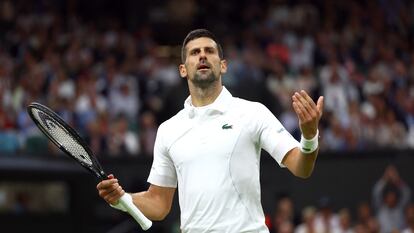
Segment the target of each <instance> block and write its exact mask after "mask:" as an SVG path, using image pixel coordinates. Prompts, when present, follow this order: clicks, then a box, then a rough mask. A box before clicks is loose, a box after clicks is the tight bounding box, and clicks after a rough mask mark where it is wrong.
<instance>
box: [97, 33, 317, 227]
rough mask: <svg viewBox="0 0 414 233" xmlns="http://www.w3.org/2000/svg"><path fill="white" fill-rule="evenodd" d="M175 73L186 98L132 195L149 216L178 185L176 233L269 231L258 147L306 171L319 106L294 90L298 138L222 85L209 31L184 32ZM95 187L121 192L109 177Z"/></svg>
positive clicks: (163, 208)
mask: <svg viewBox="0 0 414 233" xmlns="http://www.w3.org/2000/svg"><path fill="white" fill-rule="evenodd" d="M181 56H182V64H181V65H180V66H179V72H180V76H181V77H182V78H186V79H187V82H188V87H189V91H190V96H189V97H188V98H187V100H186V101H185V103H184V109H183V110H181V111H180V112H178V113H177V114H176V115H175V116H174V117H172V118H171V119H169V120H167V121H166V122H164V123H163V124H161V125H160V127H159V129H158V133H157V138H156V142H155V147H154V161H153V165H152V169H151V172H150V175H149V178H148V182H149V183H150V184H151V185H150V187H149V188H148V190H147V191H144V192H139V193H134V194H130V195H131V197H132V199H133V202H134V204H135V205H136V206H137V207H138V208H139V209H140V210H141V211H142V212H143V213H144V215H145V216H146V217H148V218H149V219H152V220H162V219H164V218H165V216H166V215H167V214H168V213H169V211H170V208H171V204H172V200H173V197H174V193H175V190H176V188H177V186H178V191H179V203H180V209H181V230H182V232H186V233H192V232H197V233H201V232H269V230H268V229H267V227H266V225H265V221H264V214H263V210H262V207H261V201H260V180H259V177H260V176H259V167H260V151H261V149H262V148H263V149H265V150H266V151H267V152H269V154H270V155H271V156H272V157H273V158H274V159H275V160H276V161H277V163H278V164H279V165H280V166H282V167H287V168H288V169H289V170H290V171H291V172H292V173H293V174H294V175H295V176H298V177H302V178H307V177H309V176H310V175H311V173H312V171H313V167H314V163H315V160H316V157H317V153H318V123H319V120H320V118H321V116H322V109H323V97H320V98H319V99H318V102H317V104H315V103H314V102H313V100H312V99H311V98H310V97H309V96H308V94H307V93H306V92H305V91H301V92H296V93H295V94H294V95H293V96H292V101H293V102H292V106H293V108H294V110H295V112H296V114H297V116H298V119H299V124H300V128H301V131H302V139H301V142H300V143H299V142H298V141H296V140H295V139H294V138H293V137H292V136H291V135H290V133H289V132H287V131H286V130H285V128H284V127H283V126H282V125H281V123H280V122H279V121H278V120H277V119H276V117H275V116H273V114H272V113H271V112H270V111H269V110H268V109H267V108H266V107H265V106H264V105H262V104H260V103H256V102H250V101H246V100H243V99H239V98H235V97H233V96H232V95H231V94H230V93H229V92H228V91H227V89H226V88H225V87H223V86H222V74H224V73H226V70H227V63H226V60H224V58H223V51H222V48H221V46H220V44H219V43H218V42H217V39H216V38H215V36H214V35H213V34H212V33H211V32H209V31H207V30H205V29H197V30H194V31H192V32H190V33H189V34H188V35H187V37H186V38H185V40H184V43H183V47H182V54H181ZM108 178H109V179H108V180H105V181H102V182H100V183H99V184H98V185H97V189H98V190H99V195H100V196H101V197H102V198H103V199H105V201H106V202H108V203H109V204H112V205H113V204H116V203H117V201H118V199H119V198H120V197H121V196H122V195H123V194H124V193H125V192H124V190H123V189H122V187H121V186H120V185H119V183H118V180H117V179H116V178H114V176H113V175H110V176H109V177H108Z"/></svg>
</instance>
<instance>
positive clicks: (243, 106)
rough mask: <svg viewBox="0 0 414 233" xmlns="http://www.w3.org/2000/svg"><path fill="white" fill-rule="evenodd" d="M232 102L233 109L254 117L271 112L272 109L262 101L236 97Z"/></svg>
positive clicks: (231, 108)
mask: <svg viewBox="0 0 414 233" xmlns="http://www.w3.org/2000/svg"><path fill="white" fill-rule="evenodd" d="M232 103H233V104H232V105H231V107H230V110H231V111H236V112H241V113H243V114H247V115H250V116H252V117H260V116H263V114H268V113H270V110H269V109H268V108H267V107H266V106H265V105H264V104H262V103H260V102H255V101H250V100H246V99H242V98H237V97H234V98H233V101H232Z"/></svg>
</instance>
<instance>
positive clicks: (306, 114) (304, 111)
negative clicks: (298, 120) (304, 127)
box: [292, 93, 311, 121]
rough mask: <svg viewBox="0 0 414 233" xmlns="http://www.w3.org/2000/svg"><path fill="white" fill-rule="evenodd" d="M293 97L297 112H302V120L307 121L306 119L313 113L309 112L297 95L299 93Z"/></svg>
mask: <svg viewBox="0 0 414 233" xmlns="http://www.w3.org/2000/svg"><path fill="white" fill-rule="evenodd" d="M292 99H293V103H294V104H295V105H296V109H295V112H296V113H299V112H300V113H301V116H302V121H306V120H308V119H310V118H311V115H310V114H309V112H308V110H307V109H306V107H305V106H304V105H303V103H302V102H301V101H300V100H299V97H298V96H297V93H296V94H295V95H294V96H293V97H292ZM296 110H297V111H296ZM298 116H299V115H298Z"/></svg>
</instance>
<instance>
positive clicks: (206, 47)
mask: <svg viewBox="0 0 414 233" xmlns="http://www.w3.org/2000/svg"><path fill="white" fill-rule="evenodd" d="M201 48H204V49H205V50H206V49H209V50H210V49H212V50H215V51H218V49H216V48H215V47H214V46H205V47H195V48H192V49H190V50H188V52H189V53H191V52H192V51H196V50H200V49H201Z"/></svg>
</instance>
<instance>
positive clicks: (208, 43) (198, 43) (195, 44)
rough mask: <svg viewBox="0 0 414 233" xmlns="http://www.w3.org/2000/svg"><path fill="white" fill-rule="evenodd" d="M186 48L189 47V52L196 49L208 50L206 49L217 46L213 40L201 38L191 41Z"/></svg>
mask: <svg viewBox="0 0 414 233" xmlns="http://www.w3.org/2000/svg"><path fill="white" fill-rule="evenodd" d="M186 47H187V51H190V50H192V49H196V48H206V47H213V48H217V44H216V42H215V41H214V40H212V39H211V38H208V37H200V38H197V39H194V40H191V41H189V42H188V44H187V45H186Z"/></svg>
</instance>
